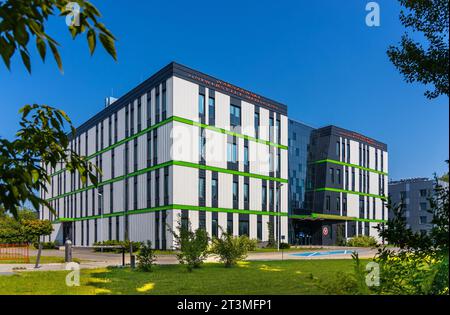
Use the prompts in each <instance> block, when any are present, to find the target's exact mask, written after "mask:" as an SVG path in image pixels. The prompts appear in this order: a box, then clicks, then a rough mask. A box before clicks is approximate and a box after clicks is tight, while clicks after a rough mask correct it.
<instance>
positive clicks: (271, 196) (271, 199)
mask: <svg viewBox="0 0 450 315" xmlns="http://www.w3.org/2000/svg"><path fill="white" fill-rule="evenodd" d="M273 197H274V196H273V188H270V189H269V204H270V206H271V207H273V204H274V200H273Z"/></svg>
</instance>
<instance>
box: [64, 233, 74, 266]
mask: <svg viewBox="0 0 450 315" xmlns="http://www.w3.org/2000/svg"><path fill="white" fill-rule="evenodd" d="M64 247H65V262H66V263H69V262H72V241H71V240H69V239H68V240H66V243H65V244H64Z"/></svg>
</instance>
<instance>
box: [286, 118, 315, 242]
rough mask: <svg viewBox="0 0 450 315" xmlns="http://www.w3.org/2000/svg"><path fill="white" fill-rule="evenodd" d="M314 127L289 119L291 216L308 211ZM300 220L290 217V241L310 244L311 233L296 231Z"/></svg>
mask: <svg viewBox="0 0 450 315" xmlns="http://www.w3.org/2000/svg"><path fill="white" fill-rule="evenodd" d="M313 130H314V128H313V127H311V126H308V125H306V124H304V123H301V122H298V121H295V120H293V119H289V128H288V140H289V161H288V172H289V191H288V193H289V200H288V204H289V216H290V217H291V216H292V215H298V214H302V213H304V212H305V211H307V210H308V209H307V205H306V180H307V172H308V169H309V168H308V153H309V149H310V145H309V144H310V141H311V133H312V131H313ZM297 223H298V220H294V219H291V218H290V219H289V242H290V243H291V244H293V243H299V244H308V243H310V240H309V235H307V234H305V233H304V232H303V231H298V230H297V231H296V229H295V226H296V224H297Z"/></svg>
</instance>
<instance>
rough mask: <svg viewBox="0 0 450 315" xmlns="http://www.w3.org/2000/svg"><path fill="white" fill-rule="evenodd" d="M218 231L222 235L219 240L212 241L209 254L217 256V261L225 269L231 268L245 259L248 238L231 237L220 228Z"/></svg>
mask: <svg viewBox="0 0 450 315" xmlns="http://www.w3.org/2000/svg"><path fill="white" fill-rule="evenodd" d="M220 229H221V231H222V235H221V237H220V238H217V237H216V238H214V239H213V242H212V247H211V252H212V253H213V254H216V255H217V256H219V260H220V261H221V262H223V263H224V264H225V267H231V266H233V265H235V264H236V263H237V262H238V261H240V260H244V259H245V258H246V257H247V251H248V241H247V240H248V238H246V237H245V236H233V235H232V234H229V233H227V232H225V231H224V230H223V229H222V227H220Z"/></svg>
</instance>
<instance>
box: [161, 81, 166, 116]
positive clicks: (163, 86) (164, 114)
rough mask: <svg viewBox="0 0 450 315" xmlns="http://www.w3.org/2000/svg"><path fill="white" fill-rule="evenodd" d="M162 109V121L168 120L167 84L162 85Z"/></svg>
mask: <svg viewBox="0 0 450 315" xmlns="http://www.w3.org/2000/svg"><path fill="white" fill-rule="evenodd" d="M161 103H162V104H161V108H162V120H165V119H166V116H167V114H166V113H167V93H166V82H164V83H163V85H162V99H161Z"/></svg>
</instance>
